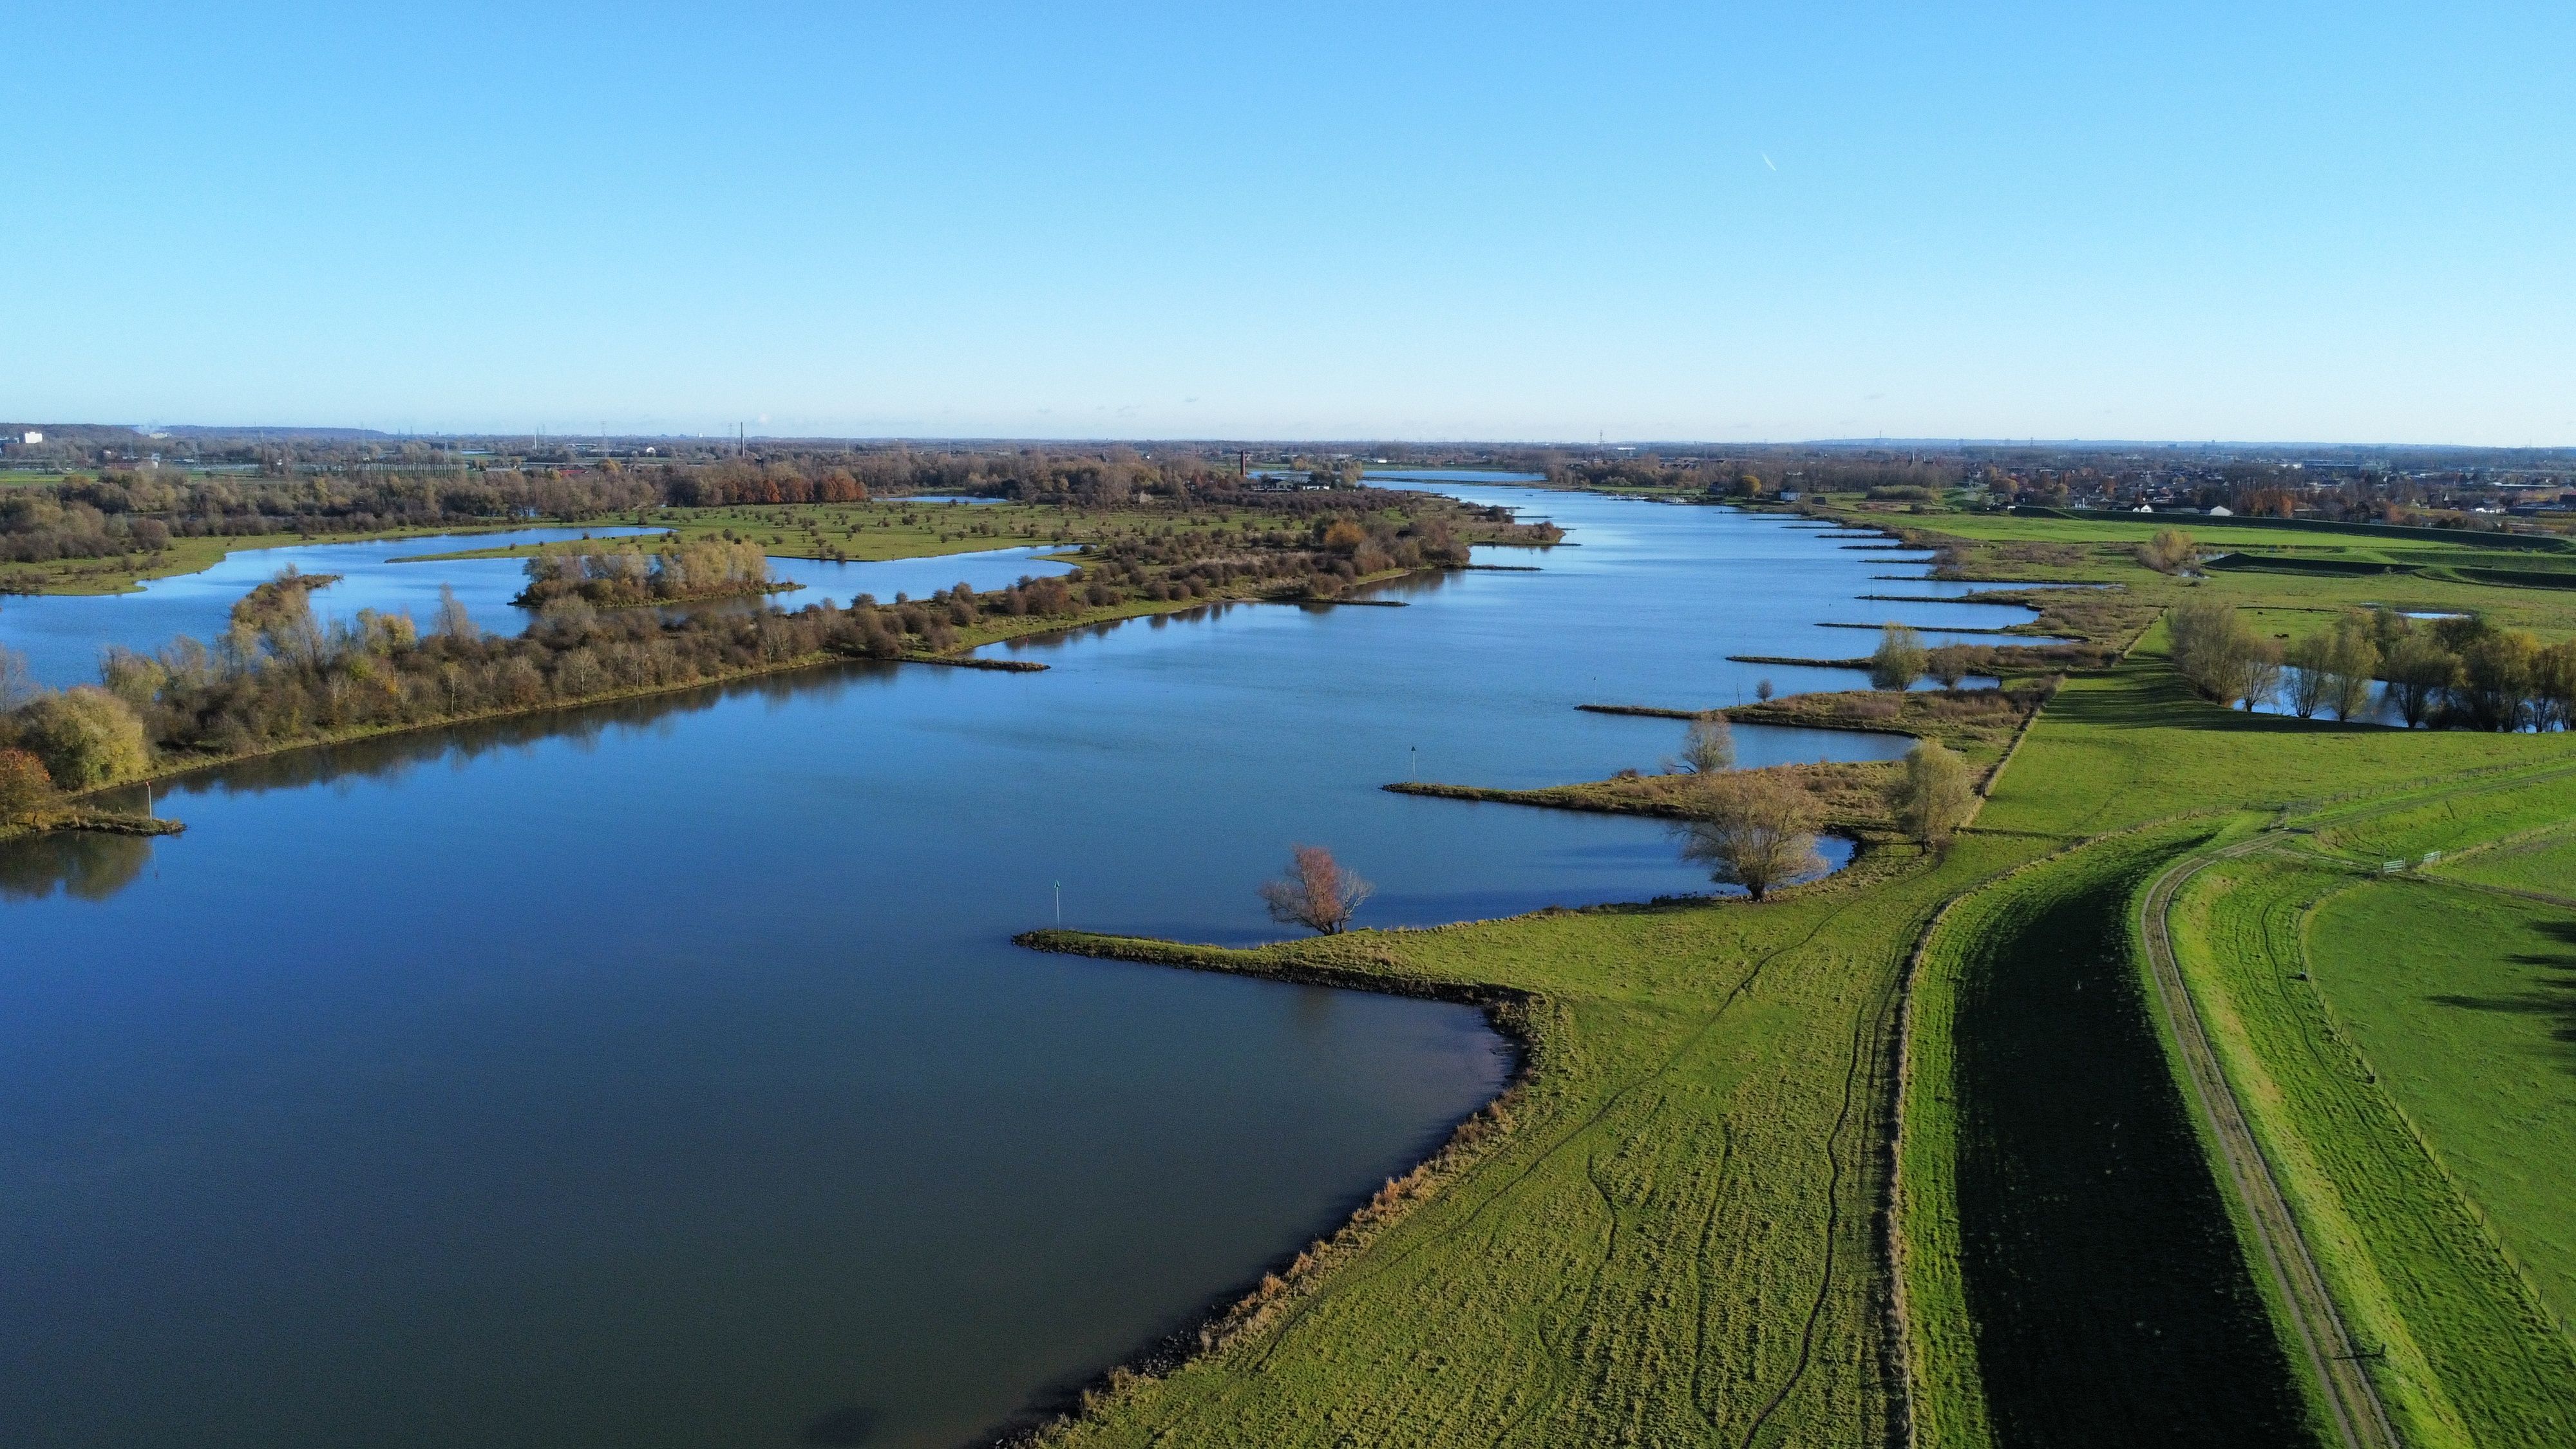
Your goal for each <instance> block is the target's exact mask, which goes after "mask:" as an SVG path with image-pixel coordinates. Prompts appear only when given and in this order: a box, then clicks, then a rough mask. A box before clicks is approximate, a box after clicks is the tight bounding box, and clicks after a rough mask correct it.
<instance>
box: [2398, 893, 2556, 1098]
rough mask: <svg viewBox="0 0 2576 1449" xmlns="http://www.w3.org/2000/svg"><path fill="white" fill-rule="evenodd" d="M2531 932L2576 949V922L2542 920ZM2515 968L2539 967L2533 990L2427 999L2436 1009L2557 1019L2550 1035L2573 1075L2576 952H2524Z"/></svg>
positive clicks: (2516, 961)
mask: <svg viewBox="0 0 2576 1449" xmlns="http://www.w3.org/2000/svg"><path fill="white" fill-rule="evenodd" d="M2532 929H2533V930H2535V931H2537V932H2538V933H2539V934H2540V935H2542V936H2544V937H2547V938H2548V939H2550V940H2553V941H2556V942H2557V943H2559V944H2560V945H2563V946H2570V947H2576V921H2542V922H2539V923H2537V924H2536V925H2534V926H2533V928H2532ZM2511 959H2512V960H2513V962H2514V963H2515V964H2516V965H2520V966H2533V967H2537V968H2539V972H2538V974H2537V982H2536V989H2534V990H2531V991H2526V992H2523V993H2521V994H2520V995H2516V996H2467V995H2457V994H2453V995H2443V996H2434V997H2428V998H2426V999H2427V1000H2429V1001H2431V1002H2432V1003H2433V1004H2434V1005H2436V1006H2450V1007H2457V1008H2458V1009H2460V1010H2462V1011H2502V1012H2511V1013H2515V1014H2519V1015H2527V1016H2547V1017H2553V1018H2555V1019H2556V1025H2554V1026H2553V1027H2552V1028H2551V1029H2550V1033H2549V1034H2550V1036H2551V1037H2552V1038H2554V1039H2555V1040H2557V1041H2558V1042H2559V1044H2560V1045H2562V1046H2564V1047H2566V1048H2567V1050H2566V1051H2564V1052H2561V1053H2560V1055H2561V1056H2562V1057H2564V1058H2565V1062H2564V1065H2565V1067H2566V1068H2567V1070H2569V1071H2571V1072H2576V950H2571V951H2567V952H2564V953H2558V954H2549V953H2543V952H2527V953H2525V954H2523V955H2519V956H2515V957H2513V958H2511Z"/></svg>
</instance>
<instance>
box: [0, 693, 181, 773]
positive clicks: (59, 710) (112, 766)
mask: <svg viewBox="0 0 2576 1449" xmlns="http://www.w3.org/2000/svg"><path fill="white" fill-rule="evenodd" d="M17 726H18V727H17V735H18V743H19V744H20V745H21V746H23V747H25V748H26V749H27V750H28V751H29V752H31V753H33V754H34V755H35V756H36V758H37V759H38V760H39V761H41V762H43V764H44V767H45V773H46V774H47V775H48V776H50V777H51V778H52V779H53V781H54V783H55V784H57V785H60V786H62V787H63V788H64V789H67V790H88V789H93V788H96V787H97V786H100V785H110V784H114V783H115V782H116V781H118V780H126V779H131V778H133V777H134V776H136V775H140V774H142V773H143V772H144V771H145V770H146V769H148V768H150V766H151V763H152V755H151V751H150V750H149V749H148V748H147V747H146V746H145V745H144V742H143V721H142V720H141V719H140V718H138V717H137V716H136V715H135V713H134V709H133V707H132V706H130V705H128V704H127V703H126V702H125V701H124V700H121V699H119V698H117V697H116V696H115V695H112V694H110V693H108V692H107V691H106V690H104V689H99V688H97V687H95V686H92V685H86V684H85V685H82V686H80V687H79V688H77V689H67V690H64V691H63V692H61V693H60V694H45V695H39V696H38V697H37V698H36V700H35V702H34V703H32V704H29V705H26V706H25V707H23V708H21V709H20V710H19V711H18V713H17Z"/></svg>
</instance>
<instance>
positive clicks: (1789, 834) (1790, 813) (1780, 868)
mask: <svg viewBox="0 0 2576 1449" xmlns="http://www.w3.org/2000/svg"><path fill="white" fill-rule="evenodd" d="M1684 805H1685V808H1687V809H1688V810H1690V812H1691V814H1690V816H1689V817H1688V818H1686V819H1684V820H1683V821H1682V822H1681V823H1680V824H1679V825H1678V826H1676V827H1675V832H1676V833H1677V834H1679V835H1680V837H1681V843H1682V856H1683V858H1684V859H1686V860H1690V861H1693V862H1695V863H1697V864H1700V865H1703V866H1706V867H1707V868H1708V874H1709V879H1711V880H1713V881H1716V882H1718V883H1719V884H1721V885H1739V886H1742V887H1744V890H1745V893H1746V894H1748V895H1750V896H1752V897H1753V899H1755V900H1757V901H1758V900H1761V899H1762V898H1763V897H1764V896H1765V895H1767V894H1769V893H1770V891H1771V890H1772V888H1773V887H1775V886H1781V885H1786V884H1789V883H1790V882H1792V881H1795V880H1797V879H1799V878H1800V877H1802V876H1810V875H1814V874H1817V873H1818V872H1820V871H1822V870H1823V869H1824V868H1825V861H1824V857H1822V856H1820V855H1818V854H1817V853H1816V826H1817V823H1818V822H1817V812H1816V798H1815V797H1814V796H1813V795H1810V794H1808V793H1807V792H1806V791H1805V790H1804V789H1802V788H1800V787H1799V786H1798V785H1795V784H1793V783H1791V782H1790V781H1788V780H1785V779H1782V778H1781V777H1779V776H1778V775H1776V774H1773V773H1772V772H1770V771H1768V770H1730V771H1727V772H1726V773H1723V774H1717V775H1706V776H1702V777H1700V779H1699V781H1698V782H1697V783H1696V785H1695V786H1694V787H1693V789H1692V791H1691V793H1690V795H1689V796H1688V797H1687V799H1686V800H1685V801H1684Z"/></svg>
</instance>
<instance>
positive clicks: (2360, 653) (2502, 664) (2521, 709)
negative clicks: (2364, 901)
mask: <svg viewBox="0 0 2576 1449" xmlns="http://www.w3.org/2000/svg"><path fill="white" fill-rule="evenodd" d="M2166 629H2167V632H2168V634H2169V635H2170V637H2171V640H2172V650H2173V660H2174V667H2175V669H2176V670H2177V671H2178V672H2180V673H2181V675H2182V677H2183V678H2184V679H2185V680H2186V681H2188V682H2189V683H2190V684H2191V686H2192V687H2193V688H2194V689H2196V690H2198V691H2199V692H2200V693H2201V694H2202V695H2203V696H2205V697H2207V698H2209V699H2212V700H2215V701H2217V702H2219V703H2221V704H2229V705H2241V706H2243V707H2244V708H2246V709H2248V710H2252V709H2255V708H2258V707H2260V706H2262V705H2266V704H2270V703H2273V702H2274V701H2276V700H2278V701H2280V702H2282V703H2284V704H2286V705H2287V706H2288V708H2289V709H2290V710H2291V712H2293V713H2295V714H2297V715H2298V716H2299V717H2300V718H2302V719H2308V718H2313V717H2315V716H2316V715H2318V714H2320V713H2332V714H2333V715H2334V717H2335V718H2336V719H2338V720H2349V719H2355V718H2358V717H2361V716H2363V715H2365V714H2367V713H2369V712H2370V709H2371V694H2372V686H2373V684H2374V682H2376V681H2385V682H2386V685H2387V700H2388V703H2389V706H2390V707H2391V708H2392V709H2394V710H2395V711H2396V713H2397V714H2398V716H2399V717H2400V718H2402V719H2403V720H2404V721H2405V722H2406V724H2407V726H2408V727H2409V728H2414V727H2416V726H2421V725H2430V726H2433V727H2436V728H2459V729H2488V730H2515V729H2539V730H2546V729H2553V728H2559V729H2563V728H2567V727H2569V725H2570V724H2571V722H2576V640H2569V641H2562V642H2560V643H2557V644H2551V645H2544V644H2542V643H2541V642H2540V641H2539V640H2538V639H2537V638H2535V637H2534V636H2533V635H2531V634H2529V633H2527V632H2525V631H2523V630H2519V629H2498V628H2496V627H2494V626H2493V625H2492V624H2490V623H2488V622H2487V621H2486V620H2485V619H2483V618H2480V617H2478V616H2475V615H2463V616H2460V617H2457V618H2448V619H2441V620H2437V621H2434V622H2433V624H2432V625H2431V627H2429V628H2427V627H2424V626H2423V625H2421V624H2420V623H2419V622H2418V621H2416V620H2413V619H2409V618H2407V617H2406V616H2405V615H2403V614H2400V613H2397V612H2395V611H2393V610H2389V609H2377V610H2372V611H2370V612H2367V613H2365V612H2362V611H2359V610H2355V611H2352V612H2349V613H2346V614H2345V615H2343V616H2342V617H2341V618H2338V619H2337V620H2335V621H2334V623H2333V624H2331V625H2329V626H2327V627H2326V628H2323V629H2319V630H2316V631H2313V632H2311V633H2309V634H2307V635H2305V636H2302V637H2301V638H2299V639H2296V640H2293V641H2291V642H2289V643H2288V644H2287V645H2286V646H2285V645H2284V644H2283V643H2282V642H2281V641H2280V640H2277V639H2267V638H2264V637H2262V636H2260V635H2258V634H2257V633H2256V632H2255V631H2254V629H2253V627H2252V626H2251V625H2250V624H2248V623H2247V622H2246V619H2245V617H2244V615H2243V614H2242V613H2241V612H2240V611H2239V610H2237V609H2236V608H2235V607H2234V606H2233V605H2230V604H2227V603H2225V602H2223V601H2220V600H2215V599H2195V600H2192V601H2191V602H2188V603H2185V604H2181V605H2178V606H2176V607H2175V608H2174V610H2173V611H2172V613H2171V614H2169V615H2168V616H2167V619H2166Z"/></svg>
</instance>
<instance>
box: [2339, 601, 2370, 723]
mask: <svg viewBox="0 0 2576 1449" xmlns="http://www.w3.org/2000/svg"><path fill="white" fill-rule="evenodd" d="M2378 673H2379V642H2378V640H2377V639H2376V638H2375V637H2374V630H2373V629H2372V626H2371V621H2370V616H2369V615H2367V614H2358V613H2354V614H2346V615H2344V616H2343V618H2342V619H2340V620H2338V621H2337V622H2336V624H2335V631H2334V646H2333V647H2332V648H2331V649H2329V650H2327V651H2326V704H2327V705H2328V706H2329V707H2330V708H2332V709H2333V710H2334V712H2335V718H2336V719H2338V720H2348V719H2351V718H2352V717H2353V716H2355V715H2358V714H2361V713H2364V712H2365V711H2367V710H2368V709H2369V708H2370V684H2371V680H2372V679H2373V678H2374V677H2375V676H2376V675H2377V674H2378Z"/></svg>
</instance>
